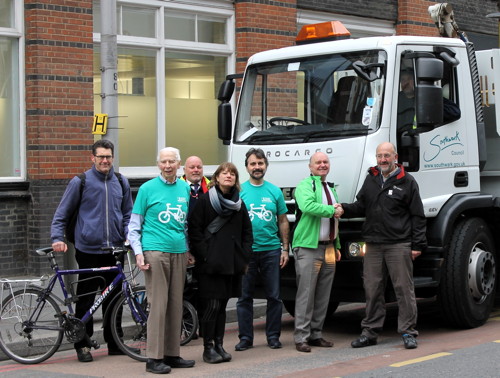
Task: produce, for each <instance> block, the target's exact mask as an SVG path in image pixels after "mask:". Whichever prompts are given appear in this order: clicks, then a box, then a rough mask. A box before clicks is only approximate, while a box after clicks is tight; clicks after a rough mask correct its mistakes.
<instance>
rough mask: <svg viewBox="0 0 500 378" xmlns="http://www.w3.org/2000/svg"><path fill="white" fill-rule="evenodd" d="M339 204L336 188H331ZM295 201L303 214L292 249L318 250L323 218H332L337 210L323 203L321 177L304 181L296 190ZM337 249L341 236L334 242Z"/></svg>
mask: <svg viewBox="0 0 500 378" xmlns="http://www.w3.org/2000/svg"><path fill="white" fill-rule="evenodd" d="M330 189H331V192H332V193H333V196H334V198H335V201H336V202H338V201H339V200H338V197H337V192H336V191H335V188H330ZM295 201H296V202H297V206H298V208H299V209H300V211H301V212H302V216H301V217H300V220H299V223H298V224H297V226H296V227H295V230H294V232H293V240H292V247H293V248H297V247H303V248H314V249H316V248H318V241H319V229H320V226H321V218H331V217H332V216H333V215H334V214H335V209H334V207H333V206H331V205H325V204H324V203H323V186H322V184H321V177H320V176H309V177H307V178H305V179H304V180H302V181H301V182H300V183H299V185H297V188H296V189H295ZM334 245H335V248H337V249H339V248H340V241H339V236H338V235H337V237H336V238H335V241H334Z"/></svg>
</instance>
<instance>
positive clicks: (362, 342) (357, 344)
mask: <svg viewBox="0 0 500 378" xmlns="http://www.w3.org/2000/svg"><path fill="white" fill-rule="evenodd" d="M370 345H377V339H369V338H368V337H366V336H364V335H361V336H360V337H359V338H357V339H356V340H354V341H353V342H352V343H351V346H352V347H353V348H364V347H367V346H370Z"/></svg>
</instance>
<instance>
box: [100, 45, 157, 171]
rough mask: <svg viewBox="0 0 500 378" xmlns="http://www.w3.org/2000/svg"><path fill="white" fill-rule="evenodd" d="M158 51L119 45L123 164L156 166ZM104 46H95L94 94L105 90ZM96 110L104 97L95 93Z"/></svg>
mask: <svg viewBox="0 0 500 378" xmlns="http://www.w3.org/2000/svg"><path fill="white" fill-rule="evenodd" d="M155 58H156V52H155V51H154V50H145V49H133V48H118V114H119V118H118V127H119V128H120V130H119V151H120V166H126V167H144V166H152V165H155V161H156V152H157V151H156V150H157V148H156V146H157V143H156V140H157V128H156V124H157V116H156V114H157V107H156V59H155ZM99 65H100V47H99V46H97V47H95V49H94V93H96V94H98V93H100V92H101V73H100V71H99ZM94 109H95V113H100V112H101V100H100V97H99V96H95V103H94Z"/></svg>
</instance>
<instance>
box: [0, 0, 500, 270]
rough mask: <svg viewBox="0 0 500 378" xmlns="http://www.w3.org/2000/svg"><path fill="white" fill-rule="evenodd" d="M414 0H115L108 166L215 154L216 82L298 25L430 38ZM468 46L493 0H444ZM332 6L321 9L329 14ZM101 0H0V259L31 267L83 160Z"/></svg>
mask: <svg viewBox="0 0 500 378" xmlns="http://www.w3.org/2000/svg"><path fill="white" fill-rule="evenodd" d="M434 3H435V1H425V0H373V1H370V2H366V1H363V0H351V1H348V2H346V1H343V0H235V1H232V0H178V1H177V0H171V1H162V0H117V7H116V20H117V27H116V29H117V30H116V34H117V46H118V47H117V63H118V74H117V78H116V90H117V93H118V96H117V97H118V114H116V115H110V117H111V116H114V117H118V144H117V145H118V151H119V169H120V172H121V173H123V174H125V175H126V176H127V177H129V178H130V179H131V183H132V185H133V186H134V189H135V190H136V189H137V187H138V186H139V185H140V184H141V183H142V182H143V181H145V180H146V179H148V178H150V177H153V176H154V175H156V174H157V168H156V163H155V161H156V153H157V151H158V150H159V149H160V148H162V147H164V146H175V147H178V148H180V150H181V152H182V156H183V157H186V156H189V155H193V154H196V155H199V156H201V157H202V158H203V159H204V162H205V164H206V171H207V173H208V174H210V173H211V172H213V170H214V168H215V167H216V166H217V165H218V164H219V163H220V162H222V161H224V160H225V159H226V152H227V151H226V149H225V148H226V147H225V146H223V145H222V143H221V142H220V141H219V140H218V139H217V127H216V122H217V105H218V101H217V92H218V87H219V85H220V83H221V82H222V81H223V80H224V78H225V76H226V75H227V74H230V73H235V72H242V71H243V69H244V67H245V64H246V61H247V59H248V58H249V56H250V55H252V54H254V53H256V52H259V51H262V50H268V49H272V48H279V47H283V46H289V45H293V44H294V42H295V36H296V33H297V31H298V30H299V29H300V27H301V26H302V25H304V24H308V23H313V22H321V21H327V20H332V19H336V20H340V21H342V22H343V23H344V24H345V25H346V27H347V28H348V29H349V30H350V31H351V34H352V36H353V37H363V36H372V35H393V34H410V35H436V28H435V26H434V25H433V23H432V22H431V21H430V18H429V17H428V15H427V8H428V6H429V5H432V4H434ZM450 3H451V4H452V5H453V8H454V11H455V16H456V19H457V21H458V24H459V25H460V27H461V28H462V30H464V31H465V32H467V34H468V35H469V38H470V39H471V40H472V41H473V42H475V44H476V47H477V48H493V47H498V20H497V19H495V18H486V15H487V14H490V13H494V12H497V11H498V9H497V1H496V0H474V1H471V0H455V1H450ZM333 11H334V12H333ZM107 19H108V16H107V15H103V14H102V10H101V0H94V1H92V0H78V1H77V0H38V1H36V0H0V130H1V135H2V138H0V146H1V150H2V151H3V154H2V155H3V159H2V160H1V162H0V241H1V242H2V245H3V249H2V251H1V252H0V269H1V271H2V273H1V276H2V277H12V276H20V275H39V274H41V273H45V272H46V269H47V266H46V264H45V261H40V258H38V257H34V256H32V255H31V254H30V251H32V250H34V249H35V248H37V247H41V246H47V245H49V244H50V223H51V220H52V216H53V213H54V210H55V208H56V206H57V204H58V203H59V200H60V198H61V195H62V193H63V191H64V189H65V187H66V184H67V182H68V180H69V179H70V178H72V177H73V176H74V175H77V174H79V173H81V172H83V171H84V170H86V169H88V168H89V167H90V164H91V160H90V146H91V145H92V143H93V142H94V140H95V138H100V136H95V135H93V134H92V133H91V129H92V122H93V119H94V114H96V113H100V112H101V99H102V89H101V80H102V79H101V72H102V69H103V67H101V44H102V41H101V28H102V26H103V25H105V24H104V23H103V22H106V21H105V20H107Z"/></svg>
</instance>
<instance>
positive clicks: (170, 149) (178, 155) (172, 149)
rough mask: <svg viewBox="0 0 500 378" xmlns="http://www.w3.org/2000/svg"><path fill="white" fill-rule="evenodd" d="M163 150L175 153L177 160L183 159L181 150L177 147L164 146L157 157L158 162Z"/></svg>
mask: <svg viewBox="0 0 500 378" xmlns="http://www.w3.org/2000/svg"><path fill="white" fill-rule="evenodd" d="M162 152H173V153H174V155H175V160H177V161H181V152H180V151H179V149H178V148H175V147H164V148H162V149H161V150H160V151H159V152H158V156H157V157H156V162H159V161H160V155H161V153H162Z"/></svg>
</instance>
